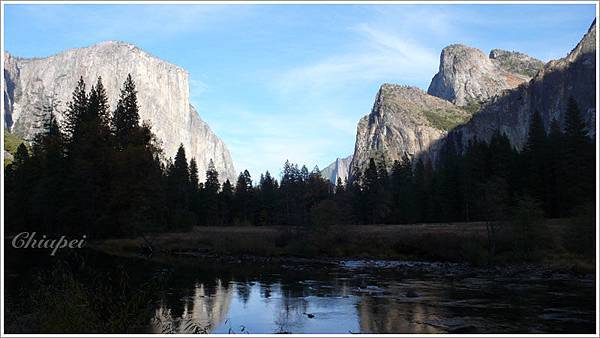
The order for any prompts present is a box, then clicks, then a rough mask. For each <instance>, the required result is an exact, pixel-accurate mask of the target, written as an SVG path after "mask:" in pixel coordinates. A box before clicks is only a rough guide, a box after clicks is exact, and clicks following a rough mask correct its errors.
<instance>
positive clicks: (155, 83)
mask: <svg viewBox="0 0 600 338" xmlns="http://www.w3.org/2000/svg"><path fill="white" fill-rule="evenodd" d="M4 66H5V70H4V77H3V81H4V83H3V87H4V109H5V114H4V127H5V128H7V129H8V130H10V131H11V132H13V133H15V134H17V135H19V136H20V137H23V138H25V139H31V138H32V136H33V135H34V134H35V133H37V132H38V129H37V125H38V123H37V121H38V120H39V118H38V117H36V116H35V114H36V113H37V112H36V111H35V107H36V106H39V105H40V104H43V103H44V102H45V101H46V100H47V98H48V96H50V95H56V98H57V99H59V100H60V101H61V107H60V108H61V110H64V109H65V105H66V102H67V101H69V100H70V98H71V94H72V92H73V89H74V88H75V85H76V83H77V81H78V80H79V78H80V77H83V79H84V81H85V82H86V84H87V85H88V88H89V87H90V86H91V85H92V84H94V83H95V82H96V79H97V77H98V76H101V77H102V82H103V84H104V86H105V87H106V91H107V94H108V97H109V99H110V102H109V104H110V106H111V108H113V109H114V107H115V106H116V102H117V100H118V96H119V92H120V88H121V86H122V83H123V82H124V80H125V78H126V76H127V74H128V73H131V75H132V77H133V79H134V81H135V83H136V88H137V91H138V103H139V105H140V117H141V119H142V120H144V121H148V122H149V123H150V125H151V126H152V130H153V132H154V133H155V134H156V136H157V138H158V139H159V140H160V141H161V143H162V147H163V150H164V152H165V154H164V155H165V157H167V158H168V157H173V156H174V155H175V153H176V151H177V148H178V147H179V145H180V144H183V145H184V147H185V149H186V153H187V156H188V159H190V158H195V159H196V161H197V162H198V169H199V170H200V173H201V176H203V175H202V173H203V172H204V171H205V170H206V169H207V168H208V163H209V161H210V159H212V160H213V161H214V164H215V167H216V169H217V171H218V172H219V177H220V179H221V180H222V181H224V180H225V179H230V180H232V181H233V179H234V178H235V169H234V166H233V161H232V159H231V155H230V153H229V150H228V149H227V147H226V145H225V144H224V143H223V141H222V140H220V139H219V138H218V137H217V136H216V135H215V134H214V133H213V132H212V130H211V129H210V127H209V126H208V125H207V124H206V123H205V122H204V121H203V120H202V119H201V118H200V116H199V115H198V113H197V112H196V110H195V109H194V107H192V106H191V105H190V101H189V82H188V73H187V71H185V70H184V69H183V68H181V67H178V66H176V65H173V64H170V63H168V62H166V61H163V60H161V59H158V58H156V57H154V56H152V55H150V54H149V53H147V52H145V51H143V50H141V49H139V48H137V47H136V46H134V45H131V44H128V43H124V42H116V41H108V42H103V43H99V44H96V45H93V46H90V47H86V48H76V49H69V50H66V51H64V52H61V53H59V54H56V55H53V56H50V57H46V58H31V59H30V58H18V57H14V56H11V55H10V54H8V53H5V62H4ZM62 117H63V116H62V115H61V114H59V116H58V119H59V120H61V118H62Z"/></svg>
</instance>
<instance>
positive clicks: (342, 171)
mask: <svg viewBox="0 0 600 338" xmlns="http://www.w3.org/2000/svg"><path fill="white" fill-rule="evenodd" d="M351 162H352V155H350V156H348V157H345V158H339V157H338V158H336V159H335V161H334V162H333V163H331V164H330V165H328V166H327V167H326V168H325V169H323V170H321V176H322V177H323V178H324V179H326V180H329V182H331V184H337V179H338V178H341V179H342V183H345V182H346V179H347V178H348V174H349V173H350V163H351Z"/></svg>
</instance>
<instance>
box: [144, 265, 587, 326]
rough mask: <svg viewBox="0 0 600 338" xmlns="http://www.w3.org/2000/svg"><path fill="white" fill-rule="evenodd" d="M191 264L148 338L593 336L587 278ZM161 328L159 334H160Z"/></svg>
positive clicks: (449, 268)
mask: <svg viewBox="0 0 600 338" xmlns="http://www.w3.org/2000/svg"><path fill="white" fill-rule="evenodd" d="M190 260H191V261H193V263H191V262H188V263H189V264H186V265H185V266H177V267H176V268H174V269H173V278H172V284H171V285H169V288H168V290H167V292H166V293H164V294H163V296H162V297H161V298H162V299H161V300H160V301H158V302H157V304H156V309H155V316H154V318H152V319H150V320H149V321H150V323H151V324H150V326H149V328H148V331H149V332H155V333H159V332H165V330H168V331H169V332H181V333H185V332H188V333H189V332H194V330H198V329H202V330H206V331H208V332H211V333H276V332H291V333H447V332H451V333H515V332H530V333H561V332H573V333H575V332H588V333H589V332H593V331H594V328H595V316H594V312H595V293H594V289H595V280H594V277H593V276H588V277H585V276H584V277H581V276H580V277H575V276H572V275H566V274H558V273H547V272H543V271H537V270H534V269H532V270H531V271H529V270H527V268H524V267H521V268H519V269H510V270H509V271H506V270H503V271H499V270H485V269H472V268H468V267H466V266H462V265H451V264H440V263H411V262H373V261H370V262H365V261H345V262H339V263H335V264H325V263H298V262H296V263H286V264H264V263H256V262H253V263H241V262H239V263H238V262H236V263H235V264H232V263H206V262H203V261H202V260H198V261H194V259H190ZM165 328H166V329H165Z"/></svg>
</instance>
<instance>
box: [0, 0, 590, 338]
mask: <svg viewBox="0 0 600 338" xmlns="http://www.w3.org/2000/svg"><path fill="white" fill-rule="evenodd" d="M35 4H39V5H42V4H46V5H67V4H68V5H71V4H78V5H82V4H83V5H98V4H111V5H121V4H137V5H161V4H163V5H191V4H198V5H298V4H300V5H347V4H354V5H356V4H360V5H409V4H413V5H418V4H427V5H442V4H443V5H450V4H463V5H468V4H479V5H487V4H512V5H520V4H535V5H543V4H559V5H560V4H564V5H566V4H571V5H572V4H588V5H596V20H597V19H598V14H599V8H600V4H599V3H598V2H596V1H546V0H540V1H531V0H530V1H452V0H448V1H437V0H434V1H424V0H423V1H343V0H342V1H331V0H326V1H280V0H276V1H264V0H263V1H239V0H237V1H119V0H115V1H64V0H58V1H17V0H12V1H11V0H9V1H2V3H1V4H0V7H1V9H0V13H1V18H0V21H1V22H2V28H0V31H1V35H2V36H1V37H0V45H1V49H2V55H1V62H2V65H1V69H2V74H4V22H5V21H4V13H5V11H4V6H5V5H35ZM598 41H599V37H598V32H596V46H598ZM599 59H600V57H599V55H598V52H596V203H598V201H599V198H598V197H599V194H598V191H599V188H598V187H599V186H598V181H599V176H598V173H599V171H598V169H599V163H600V162H599V157H600V156H599V155H600V154H599V152H598V150H599V148H598V147H599V144H600V142H599V140H598V126H599V122H598V118H597V116H598V107H599V104H600V102H599V99H600V95H599V92H598V85H599V80H600V75H599V72H598V64H599ZM3 76H4V75H3ZM0 109H1V116H2V118H3V117H4V90H3V91H2V106H1V108H0ZM0 136H1V137H2V141H1V144H2V146H1V151H2V155H1V156H2V160H4V128H2V131H1V132H0ZM0 187H1V188H2V191H1V192H0V198H1V199H0V201H1V202H2V203H1V205H0V216H1V218H2V219H1V223H0V231H1V233H0V239H1V241H2V242H1V243H0V247H1V248H2V253H1V260H0V271H1V276H0V286H1V290H0V300H1V301H0V336H2V337H24V336H26V337H122V336H125V335H126V336H131V337H148V336H153V337H189V336H191V334H5V333H4V240H5V239H4V215H5V213H4V169H2V172H1V173H0ZM599 215H600V211H599V207H598V204H596V281H595V282H596V283H595V285H596V332H595V333H594V334H526V333H524V334H360V336H363V337H384V336H393V337H447V336H453V337H598V336H599V321H600V320H599V319H598V310H599V308H598V304H599V302H598V299H599V298H598V296H599V295H598V294H599V290H598V286H599V284H598V276H599V271H598V270H599V268H600V265H599V261H598V253H599V248H598V244H599V243H598V235H599V229H598V227H599V225H598V216H599ZM239 335H240V334H207V335H202V336H208V337H223V336H239ZM354 335H356V334H319V333H316V334H290V335H287V336H293V337H303V336H318V337H350V336H354ZM243 336H244V337H273V336H280V335H277V334H244V335H243Z"/></svg>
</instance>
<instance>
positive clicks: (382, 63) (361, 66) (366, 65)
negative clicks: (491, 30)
mask: <svg viewBox="0 0 600 338" xmlns="http://www.w3.org/2000/svg"><path fill="white" fill-rule="evenodd" d="M350 30H351V31H352V32H354V33H356V34H358V35H359V36H360V37H361V39H360V43H359V44H358V46H357V47H359V50H356V51H352V52H347V53H343V54H338V55H332V56H328V57H326V58H324V59H321V60H317V61H315V62H313V63H309V64H306V65H301V66H297V67H294V68H291V69H289V70H287V71H285V72H284V73H283V74H282V75H281V76H280V77H279V78H277V79H276V82H275V84H274V85H275V86H276V88H278V90H279V91H281V92H282V93H284V94H287V93H290V92H293V91H297V90H302V91H306V90H307V91H309V92H312V93H323V91H324V90H327V89H330V90H335V89H337V88H339V87H343V86H348V85H351V84H352V83H354V82H357V81H376V80H378V79H381V78H396V79H398V81H406V82H412V81H415V80H422V79H423V78H428V77H431V75H432V74H433V73H435V69H436V67H437V61H438V52H437V51H433V50H429V49H428V48H427V47H425V46H423V45H421V44H420V43H418V42H416V41H413V40H411V39H408V38H406V37H401V36H396V35H393V34H390V33H387V32H385V31H383V30H379V29H376V28H374V27H373V26H372V25H370V24H367V23H362V24H359V25H357V26H355V27H351V28H350Z"/></svg>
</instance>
